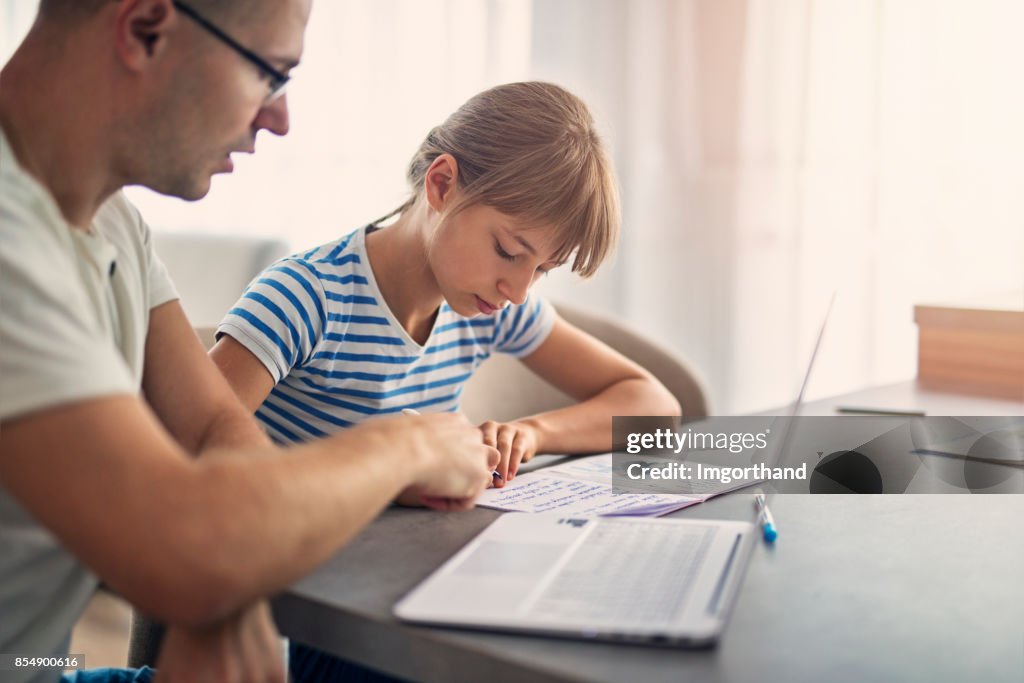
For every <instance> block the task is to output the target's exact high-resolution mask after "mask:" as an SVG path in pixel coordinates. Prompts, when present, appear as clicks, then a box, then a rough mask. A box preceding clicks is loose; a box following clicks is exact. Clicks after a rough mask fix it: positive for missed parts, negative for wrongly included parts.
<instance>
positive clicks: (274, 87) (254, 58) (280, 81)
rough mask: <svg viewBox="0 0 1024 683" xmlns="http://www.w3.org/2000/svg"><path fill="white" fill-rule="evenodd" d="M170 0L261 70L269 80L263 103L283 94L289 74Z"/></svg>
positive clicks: (200, 16)
mask: <svg viewBox="0 0 1024 683" xmlns="http://www.w3.org/2000/svg"><path fill="white" fill-rule="evenodd" d="M172 1H173V4H174V7H175V8H176V9H177V10H178V11H179V12H181V13H182V14H184V15H186V16H188V17H189V18H191V19H192V21H194V22H196V23H197V24H199V25H200V26H202V27H203V28H204V29H206V30H207V31H209V32H210V33H211V34H212V35H213V36H214V37H216V38H217V39H219V40H220V41H221V42H222V43H224V44H225V45H227V46H228V47H230V48H231V49H232V50H234V51H235V52H237V53H238V54H240V55H242V56H243V57H245V58H246V59H247V60H249V61H250V62H251V63H252V64H255V65H256V68H258V69H259V70H260V71H261V72H263V74H264V75H265V76H266V77H267V79H268V80H269V81H270V92H269V93H268V94H267V97H266V99H265V100H264V101H263V102H264V104H269V103H270V102H273V101H274V100H276V99H277V98H278V97H280V96H281V95H283V94H284V89H285V86H286V85H288V81H289V80H290V79H291V76H289V75H288V74H284V73H281V72H280V71H278V70H277V69H275V68H274V67H272V66H270V64H267V61H266V60H265V59H263V58H262V57H260V56H259V55H258V54H256V53H255V52H253V51H252V50H250V49H249V48H247V47H245V46H244V45H242V44H241V43H239V42H238V41H237V40H235V39H234V38H232V37H231V36H229V35H228V34H227V33H224V31H222V30H221V29H220V28H218V27H217V26H216V25H215V24H213V23H212V22H210V21H209V20H208V19H207V18H206V17H204V16H203V15H201V14H200V13H199V12H197V11H195V10H194V9H192V8H191V7H189V6H188V5H186V4H185V3H183V2H181V1H180V0H172Z"/></svg>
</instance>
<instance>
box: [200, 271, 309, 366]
mask: <svg viewBox="0 0 1024 683" xmlns="http://www.w3.org/2000/svg"><path fill="white" fill-rule="evenodd" d="M325 303H326V296H325V294H324V289H323V286H322V285H321V283H320V280H319V278H318V277H317V274H316V272H315V271H314V270H313V269H312V268H311V267H310V266H309V265H308V264H307V263H306V262H304V261H302V260H300V259H296V258H289V259H284V260H282V261H278V262H277V263H275V264H274V265H272V266H270V267H269V268H267V269H266V270H265V271H263V273H261V274H260V275H259V276H258V277H257V278H256V279H255V280H253V282H252V283H250V285H249V287H248V288H247V289H246V290H245V293H244V294H243V295H242V298H241V299H239V300H238V303H236V304H235V306H234V307H233V308H232V309H231V310H230V311H228V314H227V315H226V316H225V317H224V320H223V321H222V322H221V324H220V326H219V327H218V328H217V336H218V337H219V336H220V335H222V334H227V335H230V336H231V337H232V338H233V339H235V341H237V342H238V343H239V344H241V345H242V346H244V347H245V348H246V349H248V350H249V352H250V353H252V354H253V355H254V356H256V357H257V358H258V359H259V360H260V362H262V363H263V365H264V367H266V369H267V371H268V372H269V373H270V375H271V376H272V377H273V378H274V381H275V382H280V381H281V380H282V379H283V378H284V377H285V376H286V375H287V374H288V373H289V372H290V371H291V369H292V368H294V367H297V366H300V365H302V364H304V363H305V362H306V361H308V360H309V359H310V358H311V357H312V354H313V349H314V348H315V347H316V345H317V343H318V341H319V339H320V336H321V335H322V334H323V329H324V323H325V321H326V314H325V312H324V311H325Z"/></svg>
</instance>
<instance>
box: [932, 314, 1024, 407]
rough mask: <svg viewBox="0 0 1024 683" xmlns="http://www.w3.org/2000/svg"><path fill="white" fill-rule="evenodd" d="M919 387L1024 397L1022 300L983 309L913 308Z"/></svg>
mask: <svg viewBox="0 0 1024 683" xmlns="http://www.w3.org/2000/svg"><path fill="white" fill-rule="evenodd" d="M914 322H916V323H917V325H918V330H919V336H918V360H917V377H918V382H919V383H920V384H921V386H923V387H925V388H928V389H935V390H940V391H956V392H963V393H971V394H976V395H981V396H992V397H996V398H1006V399H1011V400H1021V399H1024V297H1021V298H1020V299H1018V300H1017V301H1013V300H1012V299H1010V300H1008V301H1006V302H995V303H993V304H989V305H985V306H973V305H967V306H939V305H936V306H915V307H914Z"/></svg>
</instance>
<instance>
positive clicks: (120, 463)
mask: <svg viewBox="0 0 1024 683" xmlns="http://www.w3.org/2000/svg"><path fill="white" fill-rule="evenodd" d="M309 1H310V0H219V1H218V0H189V2H178V1H177V0H41V4H40V10H39V16H38V18H37V20H36V22H35V24H34V25H33V27H32V29H31V30H30V32H29V35H28V36H27V37H26V38H25V41H24V42H23V43H22V45H21V46H20V47H19V49H18V50H17V52H16V53H15V54H14V56H13V57H12V58H11V60H10V61H9V62H8V64H7V65H6V66H5V67H4V69H3V71H2V72H0V131H2V132H0V383H2V384H0V387H2V388H0V427H2V435H3V436H2V440H0V547H2V549H3V550H2V552H0V614H2V618H0V652H3V653H16V654H19V655H26V656H36V657H44V656H57V655H63V654H67V646H68V638H69V633H70V629H71V626H72V624H73V623H74V621H75V619H76V618H77V616H78V614H79V613H80V611H81V609H82V607H83V606H84V604H85V602H86V601H87V600H88V598H89V596H90V594H91V593H92V591H93V590H94V588H95V586H96V583H97V577H98V578H99V579H102V580H103V581H105V582H106V583H107V584H109V585H110V586H111V587H113V588H114V589H115V590H117V591H118V592H119V593H120V594H121V595H122V596H124V597H125V598H126V599H127V600H128V601H129V602H131V603H132V604H134V605H135V606H136V607H138V608H139V609H141V610H142V611H144V612H146V613H148V614H150V615H153V616H154V617H156V618H158V619H161V620H164V621H167V622H168V623H169V624H170V627H169V630H168V633H167V636H166V638H165V640H164V645H163V649H162V652H161V657H160V661H159V662H158V670H159V672H160V673H159V676H160V678H161V679H162V680H174V679H175V678H177V677H179V676H181V677H184V678H186V679H188V680H206V679H208V680H247V681H248V680H283V675H284V674H283V671H282V664H281V662H280V657H279V656H278V652H279V650H278V648H277V645H276V641H275V639H274V637H273V636H274V630H273V626H272V624H271V622H270V621H269V613H268V610H267V607H266V604H265V603H264V602H262V599H263V598H264V597H265V596H267V595H269V594H271V593H273V592H274V591H277V590H280V589H281V588H283V587H285V586H287V585H288V584H289V583H290V582H292V581H294V580H296V579H297V578H298V577H300V576H301V575H302V574H304V573H305V572H308V571H309V570H310V569H312V568H313V567H315V566H316V565H317V564H318V563H320V562H322V561H323V560H325V559H326V558H327V557H329V556H330V555H331V554H332V553H334V552H335V551H336V550H337V549H338V548H339V547H340V546H341V545H343V544H344V543H345V542H346V541H347V540H348V539H349V538H351V537H352V536H353V534H355V533H356V532H357V531H358V530H359V529H360V528H361V527H362V526H364V525H365V524H366V523H367V522H368V521H370V520H371V519H372V518H373V517H374V516H375V515H376V514H377V513H378V512H379V511H380V510H381V509H382V508H383V507H384V506H385V505H387V504H388V502H389V501H391V500H392V499H394V498H395V497H396V496H397V495H398V494H399V493H402V492H403V491H408V492H413V493H415V494H418V495H420V496H421V497H422V499H423V500H424V501H425V502H426V503H427V504H428V505H431V506H433V507H439V508H445V509H465V508H468V507H470V506H471V505H472V502H473V500H474V499H475V497H476V496H477V495H478V494H479V493H480V491H481V490H482V489H483V487H484V485H485V483H486V482H487V481H489V479H490V474H489V473H490V470H491V467H492V466H493V465H494V464H495V463H496V462H497V452H496V451H494V450H493V449H490V448H488V447H486V446H484V445H483V443H482V438H481V435H480V432H479V431H478V430H477V429H476V428H474V427H473V426H472V425H470V424H469V423H468V422H466V421H465V420H464V419H463V418H461V417H457V416H454V415H434V416H422V417H403V418H398V419H390V420H377V421H372V422H370V423H367V424H366V425H364V426H360V427H357V428H354V429H351V430H346V431H345V432H343V433H340V434H338V435H336V436H332V437H330V438H328V439H324V440H322V441H319V442H316V443H310V444H306V445H303V446H299V447H296V448H293V449H290V450H288V451H287V452H286V453H285V452H282V451H280V450H278V449H276V448H275V447H273V446H272V445H270V444H269V442H268V441H267V439H266V437H265V436H264V435H263V434H262V432H261V431H260V430H259V428H258V427H256V426H255V423H254V421H253V420H252V418H251V416H250V415H249V414H248V413H247V411H246V410H245V409H244V408H243V407H242V406H241V404H240V403H238V401H237V399H235V397H234V395H233V393H232V391H231V390H230V388H229V387H228V385H227V384H226V383H225V382H224V380H223V379H222V378H221V376H220V375H219V373H218V372H217V370H216V369H215V367H214V366H213V364H212V363H211V362H210V361H209V360H208V358H207V357H206V354H205V353H204V352H203V350H202V348H201V347H200V345H199V342H198V340H197V339H196V337H195V335H194V334H193V332H192V330H191V328H190V326H189V324H188V321H187V320H186V318H185V316H184V313H183V312H182V309H181V307H180V305H179V304H178V302H177V301H176V298H177V295H176V293H175V291H174V288H173V286H172V285H171V283H170V281H169V279H168V278H167V275H166V271H165V269H164V268H163V265H162V264H161V263H160V261H159V259H158V258H157V256H156V254H155V253H154V251H153V248H152V242H151V239H150V235H149V231H148V228H147V226H146V225H145V224H144V223H143V221H142V220H141V217H140V216H139V215H138V212H137V211H136V210H135V209H134V207H132V206H131V205H130V204H129V203H128V202H127V201H126V200H125V198H124V196H123V194H122V193H121V192H120V189H121V188H122V187H123V186H124V185H128V184H141V185H145V186H148V187H150V188H152V189H154V190H156V191H158V192H163V193H166V194H171V195H175V196H178V197H183V198H187V199H198V198H200V197H202V196H204V195H205V194H206V192H207V191H208V190H209V186H210V178H211V175H212V174H214V173H218V172H230V171H231V170H232V164H231V159H230V155H231V154H232V153H236V152H242V153H251V152H253V150H254V144H255V137H256V133H257V132H258V131H259V130H261V129H265V130H268V131H270V132H271V133H274V134H276V135H284V134H285V133H287V131H288V110H287V104H286V100H285V98H284V97H283V96H281V93H280V91H281V88H282V86H283V85H284V83H285V82H286V81H287V79H288V73H289V71H290V70H291V69H292V68H294V67H295V66H296V65H297V64H298V63H299V58H300V56H301V53H302V40H303V33H304V31H305V26H306V22H307V19H308V16H309V9H310V8H309ZM140 389H141V392H142V395H141V396H140ZM193 455H198V456H201V457H199V458H192V457H190V456H193ZM10 673H11V672H5V676H7V675H8V674H10ZM11 675H12V676H13V680H17V681H23V680H32V681H37V680H39V681H43V680H55V679H56V678H57V676H58V675H59V674H57V673H55V672H52V671H50V672H45V671H42V672H41V671H35V672H33V671H29V670H21V671H14V672H13V674H11ZM113 675H114V673H111V674H110V675H109V676H108V677H107V678H104V679H103V680H115V679H114V678H112V676H113ZM143 678H144V676H142V677H140V678H139V680H143ZM116 680H122V679H120V678H118V679H116ZM124 680H130V679H124Z"/></svg>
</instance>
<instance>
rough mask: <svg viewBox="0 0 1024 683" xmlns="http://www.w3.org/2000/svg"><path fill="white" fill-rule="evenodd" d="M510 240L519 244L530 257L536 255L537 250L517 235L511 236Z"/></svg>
mask: <svg viewBox="0 0 1024 683" xmlns="http://www.w3.org/2000/svg"><path fill="white" fill-rule="evenodd" d="M512 238H513V239H514V240H515V241H516V242H519V244H521V245H523V247H524V248H525V249H526V251H528V252H530V254H531V255H533V256H536V255H537V250H536V249H534V248H533V245H532V244H530V243H529V242H527V241H526V238H524V237H521V236H519V235H512Z"/></svg>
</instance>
